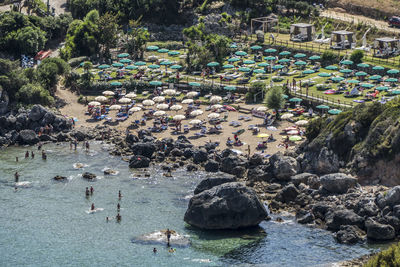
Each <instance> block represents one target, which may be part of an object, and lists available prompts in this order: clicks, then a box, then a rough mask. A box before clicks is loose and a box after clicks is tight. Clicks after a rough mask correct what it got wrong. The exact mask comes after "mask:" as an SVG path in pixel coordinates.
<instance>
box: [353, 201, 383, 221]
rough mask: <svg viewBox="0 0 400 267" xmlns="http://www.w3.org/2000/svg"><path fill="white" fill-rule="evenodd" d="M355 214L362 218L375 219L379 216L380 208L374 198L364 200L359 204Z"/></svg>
mask: <svg viewBox="0 0 400 267" xmlns="http://www.w3.org/2000/svg"><path fill="white" fill-rule="evenodd" d="M355 212H356V213H357V214H358V215H360V216H361V217H374V216H376V215H378V213H379V208H378V206H377V205H376V204H375V202H374V200H373V199H372V198H364V199H361V200H359V201H358V202H357V204H356V208H355Z"/></svg>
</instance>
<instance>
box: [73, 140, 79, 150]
mask: <svg viewBox="0 0 400 267" xmlns="http://www.w3.org/2000/svg"><path fill="white" fill-rule="evenodd" d="M77 145H78V142H77V141H76V139H75V140H74V150H76V146H77Z"/></svg>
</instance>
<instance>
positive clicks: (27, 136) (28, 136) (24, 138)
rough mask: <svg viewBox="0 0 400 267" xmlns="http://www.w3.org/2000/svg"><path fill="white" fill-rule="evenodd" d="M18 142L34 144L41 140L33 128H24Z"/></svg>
mask: <svg viewBox="0 0 400 267" xmlns="http://www.w3.org/2000/svg"><path fill="white" fill-rule="evenodd" d="M18 142H19V144H20V145H34V144H36V143H38V142H39V138H38V137H37V135H36V133H35V132H34V131H32V130H22V131H20V132H19V138H18Z"/></svg>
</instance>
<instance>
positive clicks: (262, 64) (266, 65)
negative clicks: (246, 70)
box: [257, 62, 269, 68]
mask: <svg viewBox="0 0 400 267" xmlns="http://www.w3.org/2000/svg"><path fill="white" fill-rule="evenodd" d="M257 66H259V67H262V68H264V67H268V66H269V64H268V63H267V62H262V63H260V64H258V65H257Z"/></svg>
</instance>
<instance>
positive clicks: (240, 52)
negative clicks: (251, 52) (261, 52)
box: [235, 51, 247, 56]
mask: <svg viewBox="0 0 400 267" xmlns="http://www.w3.org/2000/svg"><path fill="white" fill-rule="evenodd" d="M235 55H237V56H247V53H246V52H244V51H236V52H235Z"/></svg>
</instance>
